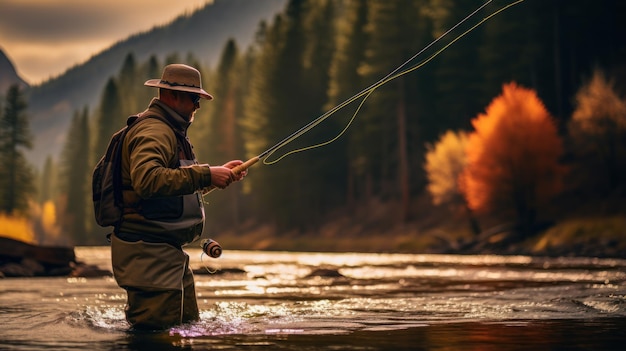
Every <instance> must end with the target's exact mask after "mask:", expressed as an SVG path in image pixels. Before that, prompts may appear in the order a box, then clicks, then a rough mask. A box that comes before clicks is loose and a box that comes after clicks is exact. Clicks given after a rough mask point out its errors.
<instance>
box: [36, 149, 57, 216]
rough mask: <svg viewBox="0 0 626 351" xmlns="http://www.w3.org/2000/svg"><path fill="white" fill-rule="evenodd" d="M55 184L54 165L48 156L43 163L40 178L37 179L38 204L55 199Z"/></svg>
mask: <svg viewBox="0 0 626 351" xmlns="http://www.w3.org/2000/svg"><path fill="white" fill-rule="evenodd" d="M56 183H57V175H56V165H55V162H54V159H53V158H52V156H50V155H48V157H46V161H45V162H44V166H43V170H42V172H41V176H40V177H39V191H38V195H37V196H38V201H39V203H40V204H43V203H45V202H46V201H49V200H54V199H55V198H56V195H57V189H56Z"/></svg>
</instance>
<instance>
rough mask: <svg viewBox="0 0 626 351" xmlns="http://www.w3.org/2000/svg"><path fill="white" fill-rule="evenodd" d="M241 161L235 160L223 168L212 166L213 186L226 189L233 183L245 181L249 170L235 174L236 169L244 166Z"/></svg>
mask: <svg viewBox="0 0 626 351" xmlns="http://www.w3.org/2000/svg"><path fill="white" fill-rule="evenodd" d="M242 163H243V161H241V160H233V161H230V162H227V163H225V164H224V165H223V166H211V185H213V186H216V187H218V188H220V189H224V188H226V187H227V186H229V185H230V183H232V182H233V181H239V180H241V179H243V177H245V176H246V174H247V173H248V171H247V170H243V171H242V172H241V173H239V174H235V173H233V171H232V169H233V168H234V167H237V166H239V165H240V164H242Z"/></svg>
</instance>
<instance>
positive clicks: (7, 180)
mask: <svg viewBox="0 0 626 351" xmlns="http://www.w3.org/2000/svg"><path fill="white" fill-rule="evenodd" d="M26 109H27V104H26V101H25V99H24V96H23V93H22V91H21V89H20V88H19V86H18V85H17V84H15V85H12V86H10V87H9V89H8V91H7V95H6V101H5V103H4V110H3V111H2V112H3V113H2V116H1V118H0V164H2V167H0V212H3V213H6V214H13V213H21V212H25V211H26V210H27V209H28V206H29V204H28V201H29V199H30V198H31V196H32V195H33V194H34V192H35V190H34V184H33V183H34V173H33V170H32V168H31V166H30V165H29V164H28V163H27V162H26V158H25V156H24V149H30V148H31V147H32V135H31V133H30V128H29V124H28V117H27V115H26Z"/></svg>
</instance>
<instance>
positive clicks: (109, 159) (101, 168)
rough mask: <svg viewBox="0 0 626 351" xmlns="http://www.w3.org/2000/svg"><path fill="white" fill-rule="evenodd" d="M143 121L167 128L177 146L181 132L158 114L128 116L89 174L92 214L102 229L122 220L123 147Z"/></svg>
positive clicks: (116, 224)
mask: <svg viewBox="0 0 626 351" xmlns="http://www.w3.org/2000/svg"><path fill="white" fill-rule="evenodd" d="M144 118H156V119H158V120H161V121H163V122H165V123H166V124H167V125H169V126H170V127H171V128H172V129H173V130H174V132H175V134H176V140H177V142H178V143H179V146H180V139H181V136H180V135H179V134H180V132H178V131H177V130H176V129H175V128H174V127H173V125H172V123H171V122H170V121H168V120H167V119H164V118H163V117H161V116H157V115H146V116H141V117H140V116H137V115H135V116H130V117H128V119H127V120H126V126H125V127H124V128H122V129H120V130H119V131H117V132H116V133H115V134H113V136H111V140H110V141H109V145H108V146H107V149H106V152H105V154H104V155H103V156H102V158H100V160H99V161H98V163H97V164H96V166H95V167H94V170H93V174H92V182H91V187H92V199H93V206H94V214H95V217H96V222H97V223H98V225H100V226H101V227H108V226H115V227H116V229H117V226H118V225H119V223H120V221H121V219H122V215H123V211H124V199H123V197H122V190H123V189H122V145H123V142H124V138H125V137H126V134H127V133H128V131H129V130H130V129H131V128H132V127H133V126H135V125H136V124H137V122H139V121H140V120H142V119H144ZM131 189H132V188H131Z"/></svg>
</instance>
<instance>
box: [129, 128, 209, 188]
mask: <svg viewBox="0 0 626 351" xmlns="http://www.w3.org/2000/svg"><path fill="white" fill-rule="evenodd" d="M140 123H141V124H140V125H137V126H136V127H135V128H133V129H132V130H131V131H129V133H128V134H127V136H126V138H127V139H126V142H127V145H128V151H129V171H130V178H131V185H132V187H133V189H134V190H135V192H137V194H138V195H139V196H140V197H142V198H153V197H163V196H177V195H186V194H191V193H193V192H195V191H196V190H200V189H202V188H205V187H208V186H210V185H211V170H210V168H209V166H208V165H206V164H204V165H198V164H195V165H192V166H186V167H178V166H177V163H178V158H177V152H178V149H177V143H176V136H175V134H174V131H172V129H171V128H170V127H169V126H168V125H166V124H165V123H163V122H161V121H159V120H156V119H153V118H150V119H146V120H145V121H142V122H140Z"/></svg>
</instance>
